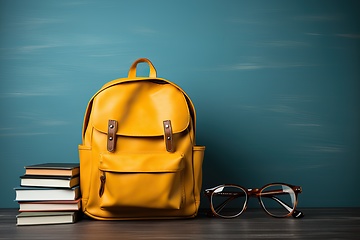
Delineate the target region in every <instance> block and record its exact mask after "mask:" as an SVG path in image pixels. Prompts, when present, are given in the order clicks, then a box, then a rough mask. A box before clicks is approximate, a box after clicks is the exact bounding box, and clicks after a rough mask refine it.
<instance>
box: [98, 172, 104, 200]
mask: <svg viewBox="0 0 360 240" xmlns="http://www.w3.org/2000/svg"><path fill="white" fill-rule="evenodd" d="M105 181H106V175H105V172H103V171H101V173H100V189H99V197H101V196H102V195H103V193H104V189H105Z"/></svg>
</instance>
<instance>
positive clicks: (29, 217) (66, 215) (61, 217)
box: [16, 211, 77, 226]
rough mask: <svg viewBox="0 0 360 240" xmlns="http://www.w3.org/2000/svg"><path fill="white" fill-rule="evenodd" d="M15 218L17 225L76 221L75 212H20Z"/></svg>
mask: <svg viewBox="0 0 360 240" xmlns="http://www.w3.org/2000/svg"><path fill="white" fill-rule="evenodd" d="M16 219H17V225H18V226H24V225H39V224H60V223H74V222H76V221H77V212H74V211H71V212H22V213H20V214H18V215H17V216H16Z"/></svg>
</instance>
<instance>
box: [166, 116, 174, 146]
mask: <svg viewBox="0 0 360 240" xmlns="http://www.w3.org/2000/svg"><path fill="white" fill-rule="evenodd" d="M163 125H164V137H165V146H166V151H168V152H174V144H173V133H172V127H171V121H170V120H165V121H164V122H163Z"/></svg>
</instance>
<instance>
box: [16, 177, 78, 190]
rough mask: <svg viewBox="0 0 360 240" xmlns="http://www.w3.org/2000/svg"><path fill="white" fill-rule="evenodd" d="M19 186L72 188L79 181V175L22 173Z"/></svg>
mask: <svg viewBox="0 0 360 240" xmlns="http://www.w3.org/2000/svg"><path fill="white" fill-rule="evenodd" d="M20 178H21V184H20V185H21V186H28V187H55V188H56V187H59V188H72V187H75V186H77V185H79V183H80V176H79V175H77V176H73V177H71V176H51V175H23V176H21V177H20Z"/></svg>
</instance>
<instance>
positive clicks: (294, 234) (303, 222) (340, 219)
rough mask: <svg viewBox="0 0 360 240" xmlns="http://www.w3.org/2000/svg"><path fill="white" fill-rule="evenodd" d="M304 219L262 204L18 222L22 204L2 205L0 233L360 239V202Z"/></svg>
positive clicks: (102, 238)
mask: <svg viewBox="0 0 360 240" xmlns="http://www.w3.org/2000/svg"><path fill="white" fill-rule="evenodd" d="M301 210H302V211H303V212H304V213H305V217H304V218H302V219H295V218H292V217H290V218H285V219H277V218H272V217H269V216H268V215H266V214H265V213H264V212H263V211H262V210H261V209H254V210H247V211H245V212H244V213H243V214H242V215H241V216H240V217H238V218H236V219H220V218H211V217H206V216H205V214H203V213H202V212H201V213H199V215H198V216H197V217H196V218H194V219H187V220H156V221H154V220H153V221H97V220H92V219H89V218H86V217H85V218H83V219H81V220H80V221H79V222H77V223H74V224H58V225H38V226H16V217H15V216H16V215H17V214H18V210H17V209H0V239H26V240H29V239H86V240H89V239H99V240H110V239H125V240H130V239H308V240H311V239H360V208H323V209H321V208H320V209H319V208H314V209H312V208H308V209H301Z"/></svg>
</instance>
